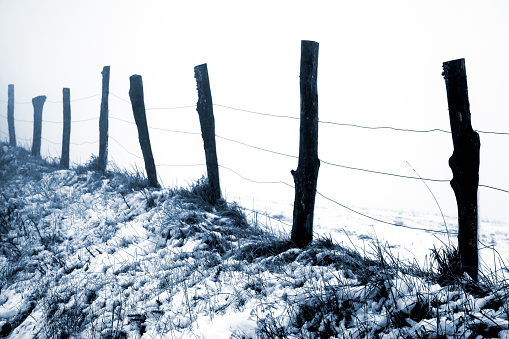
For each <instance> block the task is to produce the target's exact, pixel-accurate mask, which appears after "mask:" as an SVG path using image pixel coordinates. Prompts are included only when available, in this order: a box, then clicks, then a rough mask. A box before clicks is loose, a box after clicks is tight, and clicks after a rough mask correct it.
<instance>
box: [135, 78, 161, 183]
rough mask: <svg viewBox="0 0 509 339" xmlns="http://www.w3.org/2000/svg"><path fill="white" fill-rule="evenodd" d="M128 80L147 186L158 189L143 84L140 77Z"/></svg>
mask: <svg viewBox="0 0 509 339" xmlns="http://www.w3.org/2000/svg"><path fill="white" fill-rule="evenodd" d="M129 80H130V82H131V89H130V90H129V97H130V98H131V105H132V107H133V114H134V120H135V121H136V127H137V128H138V138H139V140H140V146H141V151H142V153H143V159H144V160H145V169H146V171H147V178H148V185H149V186H150V187H159V184H158V183H157V173H156V165H155V162H154V156H153V155H152V147H151V146H150V138H149V135H148V125H147V116H146V111H145V101H144V96H143V82H142V79H141V75H136V74H135V75H132V76H131V77H130V78H129Z"/></svg>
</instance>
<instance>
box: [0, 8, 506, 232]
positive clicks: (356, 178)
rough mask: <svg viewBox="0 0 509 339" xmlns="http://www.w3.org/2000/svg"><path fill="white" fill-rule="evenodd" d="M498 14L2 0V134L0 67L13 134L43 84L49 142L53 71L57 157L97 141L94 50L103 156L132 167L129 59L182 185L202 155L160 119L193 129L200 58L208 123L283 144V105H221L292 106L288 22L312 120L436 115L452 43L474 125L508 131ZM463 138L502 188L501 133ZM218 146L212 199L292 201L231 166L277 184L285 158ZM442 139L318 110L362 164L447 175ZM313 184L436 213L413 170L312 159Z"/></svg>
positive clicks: (486, 202) (292, 163)
mask: <svg viewBox="0 0 509 339" xmlns="http://www.w3.org/2000/svg"><path fill="white" fill-rule="evenodd" d="M508 17H509V3H507V2H506V1H483V2H482V3H481V2H476V1H447V2H443V1H426V2H420V3H419V4H417V3H415V2H408V1H386V2H380V1H356V2H346V1H339V2H332V1H331V2H325V1H324V2H313V3H312V4H311V3H310V2H309V1H308V2H305V1H280V2H273V1H272V2H269V1H256V2H250V3H246V2H238V1H214V2H207V1H185V2H181V1H143V2H141V1H111V0H109V1H108V0H107V1H87V2H79V3H78V2H69V1H63V0H61V1H56V0H48V1H44V2H42V1H28V0H2V1H0V50H1V54H0V101H1V102H0V121H2V122H1V123H0V138H1V139H2V140H7V138H8V134H7V124H6V119H5V117H6V115H7V103H6V101H7V88H8V84H14V85H15V101H16V105H15V118H16V134H17V138H18V144H21V145H24V146H26V147H30V146H31V138H32V120H33V108H32V105H31V99H32V98H33V97H36V96H38V95H46V96H47V97H48V101H47V102H46V104H45V106H44V111H43V120H44V123H43V131H42V135H43V138H44V139H43V141H42V152H43V155H44V156H49V157H59V155H60V148H61V145H60V144H59V143H60V142H61V139H62V126H61V124H60V122H61V121H62V104H61V103H59V102H61V101H62V88H63V87H69V88H70V91H71V100H73V101H72V103H71V114H72V119H73V121H75V122H73V124H72V128H71V143H72V144H71V161H72V162H73V163H74V164H84V163H86V162H87V161H89V159H90V157H91V155H92V154H95V155H97V153H98V148H99V145H98V142H97V141H98V139H99V135H98V117H99V109H100V100H101V97H100V95H99V94H100V93H101V70H102V68H103V66H106V65H110V66H111V80H110V117H111V120H110V130H109V135H110V140H109V156H110V158H109V160H110V161H111V162H115V163H116V164H118V165H119V166H120V167H122V168H126V169H128V170H131V171H132V170H134V169H135V168H138V169H140V170H143V169H144V167H143V162H142V159H140V158H139V157H141V150H140V146H139V144H138V140H137V138H138V135H137V131H136V126H135V125H133V122H134V119H133V114H132V109H131V106H130V103H129V96H128V91H129V76H131V75H133V74H140V75H142V77H143V85H144V93H145V105H146V107H147V108H152V109H149V110H147V120H148V124H149V126H151V127H156V128H159V130H158V129H151V130H150V138H151V143H152V147H153V152H154V158H155V162H156V164H157V165H158V166H157V170H158V175H159V177H160V181H161V182H162V183H163V184H164V185H165V186H170V187H171V186H176V185H180V186H186V185H187V184H188V183H191V182H193V181H194V180H196V179H197V178H199V177H200V176H201V175H202V174H204V173H205V166H203V165H202V164H204V163H205V157H204V151H203V141H202V139H201V136H200V135H198V134H186V133H176V132H175V131H180V132H195V133H199V132H200V127H199V120H198V114H197V113H196V110H195V108H194V107H192V106H194V105H195V104H196V102H197V92H196V82H195V79H194V71H193V68H194V66H197V65H199V64H202V63H207V65H208V70H209V77H210V83H211V91H212V97H213V102H214V104H216V106H215V107H214V115H215V121H216V133H217V135H219V136H222V137H225V138H229V139H233V140H236V141H239V142H242V143H245V144H249V145H253V146H256V147H259V148H264V149H268V150H271V151H276V152H280V153H285V154H289V155H298V145H299V122H298V120H296V119H287V118H277V117H269V116H265V115H259V114H253V113H248V112H245V111H239V110H232V109H230V108H226V107H224V106H229V107H233V108H238V109H243V110H248V111H251V112H258V113H265V114H272V115H284V116H291V117H297V118H298V117H299V114H300V108H299V105H300V101H299V100H300V94H299V63H300V42H301V40H313V41H316V42H318V43H319V44H320V47H319V48H320V49H319V62H318V95H319V118H320V120H321V121H329V122H337V123H340V124H353V125H360V126H365V127H380V126H388V127H395V128H401V129H413V130H429V129H443V130H450V126H449V116H448V107H447V96H446V90H445V83H444V79H443V77H442V75H441V72H442V63H443V62H445V61H449V60H453V59H458V58H465V60H466V69H467V78H468V90H469V100H470V110H471V113H472V125H473V128H474V129H476V130H480V131H497V132H505V133H509V105H508V104H507V97H508V93H509V82H508V81H507V79H509V64H508V63H507V60H509V44H508V42H507V41H508V40H507V36H508V33H509V20H507V18H508ZM82 98H86V99H83V100H76V99H82ZM125 100H127V101H125ZM219 105H224V106H219ZM183 106H185V107H186V108H177V107H183ZM189 106H191V107H189ZM155 108H158V109H155ZM163 108H166V109H163ZM167 108H173V109H167ZM94 118H96V119H95V120H94ZM115 118H117V119H115ZM90 119H93V120H90ZM118 119H122V120H126V121H127V122H124V121H121V120H118ZM79 120H86V121H82V122H80V121H79ZM161 129H166V130H172V131H174V132H169V131H163V130H161ZM480 138H481V168H480V183H481V184H484V185H490V186H494V187H498V188H501V189H504V190H509V176H508V173H509V156H508V154H509V151H508V150H509V135H507V134H505V135H504V134H486V133H481V134H480ZM217 147H218V159H219V163H220V165H222V166H224V167H222V168H221V170H220V177H221V186H222V191H223V195H224V196H225V197H226V198H227V199H228V200H231V201H233V200H237V201H240V202H241V203H242V204H244V205H246V206H247V207H250V206H255V205H256V206H257V208H263V204H264V203H270V201H278V202H287V203H288V204H291V203H292V201H293V194H294V193H293V191H292V189H291V188H289V187H288V186H285V185H282V184H277V183H264V184H260V183H258V184H255V183H251V182H249V181H246V180H244V179H242V178H241V177H240V176H238V175H237V174H235V173H234V172H232V171H231V170H233V171H235V172H237V173H238V174H240V175H241V176H243V177H245V178H249V179H251V180H255V181H263V182H278V181H283V182H286V183H289V184H292V183H293V182H292V181H293V179H292V176H291V174H290V170H291V169H296V167H297V159H295V158H291V157H285V156H281V155H276V154H273V153H268V152H264V151H261V150H257V149H254V148H250V147H246V146H244V145H241V144H239V143H234V142H230V141H227V140H225V139H221V138H218V139H217ZM452 150H453V148H452V138H451V135H450V134H448V133H441V132H430V133H415V132H408V131H407V132H405V131H395V130H390V129H366V128H358V127H352V126H344V125H343V126H338V125H333V124H325V123H322V124H320V126H319V158H320V159H321V160H323V161H327V162H331V163H335V164H341V165H345V166H350V167H355V168H362V169H367V170H371V171H379V172H387V173H395V174H400V175H406V176H416V174H415V172H414V170H413V169H415V170H416V171H417V173H418V174H419V175H420V176H421V177H425V178H434V179H447V180H448V179H451V177H452V173H451V170H450V168H449V166H448V159H449V157H450V156H451V154H452ZM409 164H410V165H411V166H409ZM168 165H171V166H168ZM175 165H179V166H175ZM180 165H193V166H180ZM412 168H413V169H412ZM229 169H231V170H229ZM427 184H428V186H429V189H430V190H431V191H432V192H433V194H434V196H435V197H436V199H437V201H438V203H439V205H440V206H441V208H442V210H443V211H444V213H446V214H448V215H455V214H456V202H455V198H454V194H453V191H452V189H451V188H450V185H449V184H448V183H447V182H445V183H442V182H428V183H427ZM318 191H320V192H321V193H322V194H324V195H326V196H327V197H330V198H332V199H334V200H336V201H337V202H340V203H341V204H344V205H347V206H350V207H352V208H363V209H368V210H369V209H370V208H374V209H375V208H383V209H388V210H394V211H399V212H404V213H439V209H438V207H437V203H436V202H435V200H434V198H433V196H432V195H431V194H430V192H429V190H428V188H427V187H426V185H424V183H423V182H422V181H420V180H414V179H403V178H398V177H392V176H387V175H381V174H374V173H368V172H366V171H357V170H352V169H346V168H339V167H334V166H328V165H326V164H324V163H322V165H321V167H320V172H319V178H318ZM317 204H319V205H323V206H325V205H326V204H329V202H327V201H325V200H324V199H317ZM507 206H509V194H508V193H505V192H501V191H496V190H492V189H488V188H484V187H481V188H480V189H479V210H480V216H481V219H490V220H500V221H503V222H505V223H509V213H507V211H506V210H507ZM336 207H337V206H336ZM341 213H343V212H341ZM344 213H349V212H348V210H344ZM338 217H341V215H338Z"/></svg>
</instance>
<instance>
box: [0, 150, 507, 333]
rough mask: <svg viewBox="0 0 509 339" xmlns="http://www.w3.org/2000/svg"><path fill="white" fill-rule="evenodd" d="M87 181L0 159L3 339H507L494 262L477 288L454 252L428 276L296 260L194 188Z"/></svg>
mask: <svg viewBox="0 0 509 339" xmlns="http://www.w3.org/2000/svg"><path fill="white" fill-rule="evenodd" d="M93 166H94V165H93V159H92V160H91V162H90V163H89V164H86V165H84V166H79V167H78V168H75V169H73V170H68V171H67V170H58V168H57V166H56V165H54V164H53V163H51V162H45V161H44V160H41V159H34V158H32V157H31V156H30V155H29V154H28V153H27V152H26V151H24V150H22V149H13V148H8V147H6V146H5V145H3V147H2V148H0V176H1V177H0V179H1V180H0V188H1V193H2V194H1V196H0V241H1V243H0V245H1V250H0V292H1V293H0V336H8V337H10V338H68V337H75V338H141V337H143V338H366V337H368V338H445V337H451V338H476V337H478V336H481V337H500V338H509V328H508V318H509V302H508V294H509V284H508V283H507V279H506V276H507V266H506V265H505V264H504V262H503V261H502V259H501V258H499V265H498V266H497V267H498V269H496V270H495V271H493V272H490V271H488V270H486V269H484V270H483V274H482V275H481V279H480V282H474V281H472V280H470V279H469V278H468V277H466V276H459V275H458V274H457V256H456V252H455V249H454V248H452V247H444V248H435V249H434V250H433V251H432V253H430V258H431V259H430V260H429V262H428V263H427V264H426V265H424V266H422V265H417V264H416V263H409V262H406V261H403V260H400V259H399V258H398V257H397V256H396V255H394V254H393V253H391V250H390V247H389V246H386V245H383V244H380V243H379V242H377V241H374V242H373V243H372V244H371V247H370V248H369V249H367V250H365V249H362V250H360V249H357V248H355V247H353V246H352V248H346V247H345V246H344V245H343V246H341V245H339V244H338V243H336V242H334V241H333V240H332V239H331V238H327V237H317V238H316V239H315V240H314V241H313V242H312V244H310V246H308V247H307V248H304V249H298V248H296V247H295V246H294V244H292V243H291V242H290V241H288V235H285V234H275V233H271V232H267V231H266V229H267V228H268V227H269V226H270V225H269V224H270V217H269V216H262V215H258V214H256V213H254V212H253V213H251V214H250V218H249V220H248V219H247V218H246V213H245V211H244V210H243V208H242V207H240V206H239V205H237V204H231V203H228V202H226V201H220V202H217V203H214V204H211V200H210V199H209V198H208V197H209V195H208V193H207V183H206V180H205V179H204V178H201V179H199V180H198V181H197V182H196V183H194V184H192V185H190V187H188V188H176V189H163V190H161V189H148V188H147V186H146V179H145V178H144V176H143V175H142V174H141V173H140V171H137V170H133V171H131V172H129V171H122V170H120V169H118V168H113V169H111V170H110V171H107V172H105V173H99V172H96V171H94V170H93V169H94V167H93ZM262 220H265V221H264V222H262Z"/></svg>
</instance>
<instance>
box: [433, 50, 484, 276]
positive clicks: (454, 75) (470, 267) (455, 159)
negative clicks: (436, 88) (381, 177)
mask: <svg viewBox="0 0 509 339" xmlns="http://www.w3.org/2000/svg"><path fill="white" fill-rule="evenodd" d="M442 75H443V76H444V79H445V87H446V89H447V103H448V105H449V119H450V122H451V132H452V141H453V144H454V151H453V154H452V156H451V158H450V159H449V167H451V170H452V173H453V178H452V180H451V187H452V189H453V190H454V194H455V195H456V202H457V205H458V227H459V229H458V253H459V257H460V261H461V271H462V273H465V272H466V273H468V275H470V277H471V278H472V279H474V280H477V279H478V271H479V254H478V249H477V241H478V239H477V222H478V215H477V189H478V186H479V161H480V160H479V151H480V146H481V142H480V140H479V134H477V132H475V131H474V130H473V129H472V123H471V120H470V104H469V102H468V89H467V74H466V69H465V59H458V60H452V61H447V62H444V63H443V73H442Z"/></svg>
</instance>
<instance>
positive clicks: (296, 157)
mask: <svg viewBox="0 0 509 339" xmlns="http://www.w3.org/2000/svg"><path fill="white" fill-rule="evenodd" d="M110 119H113V120H118V121H121V122H124V123H128V124H132V125H136V123H135V122H132V121H128V120H125V119H120V118H117V117H110ZM148 128H149V129H151V130H159V131H164V132H170V133H181V134H190V135H201V133H199V132H189V131H180V130H170V129H166V128H160V127H151V126H149V127H148ZM110 138H112V139H113V137H111V136H110ZM216 138H218V139H222V140H226V141H229V142H232V143H236V144H239V145H242V146H245V147H249V148H253V149H256V150H259V151H263V152H267V153H271V154H276V155H280V156H284V157H289V158H293V159H298V158H299V157H298V156H296V155H291V154H286V153H282V152H278V151H273V150H269V149H266V148H262V147H259V146H254V145H250V144H247V143H245V142H242V141H238V140H234V139H231V138H227V137H223V136H221V135H217V134H216ZM47 141H49V140H47ZM113 141H115V142H116V143H117V144H119V145H120V146H121V147H123V148H124V146H122V145H121V144H120V143H119V142H118V141H117V140H115V139H113ZM49 142H50V143H52V142H51V141H49ZM53 144H54V143H53ZM124 149H125V148H124ZM126 151H127V152H128V153H130V154H131V155H133V156H135V157H137V158H139V159H143V158H142V157H139V156H137V155H134V153H131V152H129V151H128V150H127V149H126ZM320 162H321V163H323V164H326V165H329V166H333V167H339V168H344V169H349V170H354V171H361V172H366V173H373V174H379V175H385V176H392V177H397V178H403V179H413V180H423V181H430V182H450V179H433V178H422V177H416V176H409V175H402V174H396V173H389V172H383V171H377V170H370V169H365V168H360V167H353V166H347V165H342V164H338V163H333V162H329V161H326V160H323V159H320ZM479 187H484V188H487V189H492V190H496V191H499V192H503V193H509V190H506V189H502V188H498V187H494V186H491V185H484V184H479Z"/></svg>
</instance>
